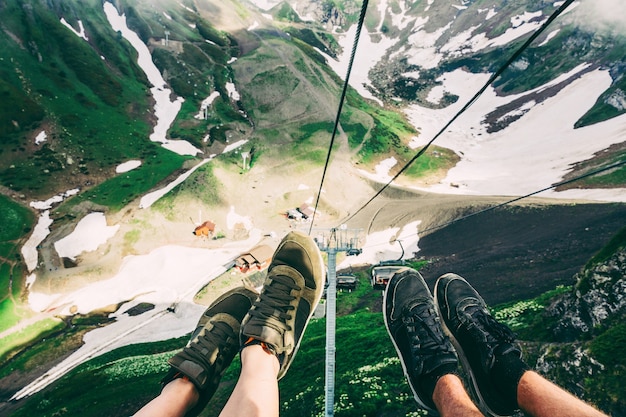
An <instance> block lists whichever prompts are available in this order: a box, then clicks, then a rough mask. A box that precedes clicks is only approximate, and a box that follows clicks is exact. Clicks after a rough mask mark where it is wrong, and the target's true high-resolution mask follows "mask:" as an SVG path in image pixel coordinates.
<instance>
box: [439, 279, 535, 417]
mask: <svg viewBox="0 0 626 417" xmlns="http://www.w3.org/2000/svg"><path fill="white" fill-rule="evenodd" d="M435 300H436V303H437V307H438V308H439V312H440V314H441V317H442V320H443V323H444V330H445V331H446V332H447V333H449V334H450V337H451V339H452V343H453V344H454V346H455V347H456V350H457V353H458V355H459V359H461V364H462V365H463V368H464V369H465V371H466V372H467V374H468V376H469V379H470V382H471V384H470V390H471V391H472V394H473V395H474V397H475V400H476V401H477V403H478V404H477V405H478V407H479V408H480V409H481V411H483V412H484V413H485V414H487V415H491V416H510V415H513V414H514V413H515V412H516V411H517V410H518V408H519V407H518V405H517V399H516V398H512V397H515V396H516V394H515V393H516V387H513V388H514V390H513V393H514V394H513V395H511V396H509V398H506V397H507V396H505V395H503V390H502V388H503V387H502V386H501V385H502V384H501V382H500V381H498V380H496V378H494V375H493V368H494V364H495V363H496V361H497V360H498V359H499V358H502V357H503V355H508V357H514V358H515V359H516V360H519V361H518V362H519V363H520V364H523V362H522V361H521V357H522V352H521V350H520V347H519V345H518V344H517V343H516V342H515V334H514V333H513V332H512V331H511V330H510V329H509V328H508V327H507V326H505V325H503V324H501V323H498V322H497V321H496V320H495V319H494V318H493V316H492V315H491V314H490V313H489V310H488V309H487V305H486V304H485V301H484V300H483V298H482V297H481V296H480V295H479V294H478V292H477V291H476V290H475V289H474V288H473V287H472V286H471V285H470V284H469V283H468V282H467V281H466V280H465V279H463V278H462V277H460V276H458V275H456V274H445V275H443V276H441V277H439V279H438V280H437V283H436V284H435ZM523 366H524V367H525V366H526V365H525V364H523ZM524 369H527V368H524ZM520 376H521V375H520Z"/></svg>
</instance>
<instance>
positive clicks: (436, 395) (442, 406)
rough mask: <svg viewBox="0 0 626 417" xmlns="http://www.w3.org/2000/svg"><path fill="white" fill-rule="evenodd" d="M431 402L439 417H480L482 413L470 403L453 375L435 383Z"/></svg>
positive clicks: (458, 380) (457, 378) (460, 382)
mask: <svg viewBox="0 0 626 417" xmlns="http://www.w3.org/2000/svg"><path fill="white" fill-rule="evenodd" d="M433 402H434V403H435V406H437V410H438V411H439V414H440V415H441V417H448V416H463V417H482V416H483V415H482V413H481V412H480V411H479V410H478V408H477V407H476V405H475V404H474V403H473V402H472V400H471V398H470V397H469V395H467V391H465V387H464V386H463V382H462V381H461V379H460V378H459V377H458V376H457V375H454V374H448V375H444V376H442V377H441V378H439V380H438V381H437V385H435V391H434V392H433Z"/></svg>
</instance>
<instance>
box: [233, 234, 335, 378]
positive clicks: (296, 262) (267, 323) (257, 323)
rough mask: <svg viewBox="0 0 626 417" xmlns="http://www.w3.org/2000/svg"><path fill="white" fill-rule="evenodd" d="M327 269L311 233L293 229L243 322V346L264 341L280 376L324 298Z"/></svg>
mask: <svg viewBox="0 0 626 417" xmlns="http://www.w3.org/2000/svg"><path fill="white" fill-rule="evenodd" d="M324 278H325V268H324V261H323V260H322V255H321V253H320V251H319V249H318V247H317V245H316V244H315V242H314V241H313V239H311V238H310V237H309V236H307V235H306V234H304V233H301V232H290V233H289V234H288V235H287V236H285V237H284V238H283V240H282V241H281V242H280V244H279V245H278V248H276V252H275V253H274V257H273V258H272V262H271V263H270V266H269V268H268V272H267V277H266V278H265V283H264V284H263V290H262V291H261V295H260V296H259V298H258V300H257V301H256V302H255V303H254V305H253V306H252V308H251V309H250V311H249V312H248V315H247V316H246V317H245V318H244V319H243V322H242V325H241V345H242V346H246V345H248V344H250V343H263V344H265V345H266V346H267V347H268V348H269V349H270V350H271V351H272V352H273V353H275V354H276V356H277V357H278V361H279V362H280V370H279V372H278V379H281V378H282V377H283V376H284V375H285V373H286V372H287V369H288V368H289V365H290V364H291V361H292V360H293V357H294V355H295V354H296V352H297V351H298V347H299V346H300V341H301V340H302V335H303V333H304V330H305V329H306V326H307V324H308V322H309V320H310V318H311V316H312V315H313V312H314V311H315V307H316V306H317V304H318V303H319V301H320V298H321V297H322V290H323V289H324Z"/></svg>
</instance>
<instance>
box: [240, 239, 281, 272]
mask: <svg viewBox="0 0 626 417" xmlns="http://www.w3.org/2000/svg"><path fill="white" fill-rule="evenodd" d="M272 255H274V249H272V247H271V246H268V245H257V246H255V247H253V248H252V249H250V252H247V253H243V254H241V255H240V256H239V257H238V258H237V259H236V260H235V266H236V267H237V269H239V271H241V272H243V273H246V272H248V271H250V270H251V269H257V270H259V271H260V270H262V269H263V268H265V267H267V266H269V264H270V261H271V260H272Z"/></svg>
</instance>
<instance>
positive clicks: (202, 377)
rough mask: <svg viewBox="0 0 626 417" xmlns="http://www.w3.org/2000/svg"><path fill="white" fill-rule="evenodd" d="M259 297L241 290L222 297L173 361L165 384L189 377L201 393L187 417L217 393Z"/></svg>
mask: <svg viewBox="0 0 626 417" xmlns="http://www.w3.org/2000/svg"><path fill="white" fill-rule="evenodd" d="M258 295H259V294H258V293H257V292H255V291H253V290H251V289H249V288H245V287H240V288H235V289H233V290H230V291H228V292H226V293H225V294H223V295H222V296H220V297H219V298H218V299H217V300H215V301H214V302H213V303H212V304H211V305H210V306H209V307H208V308H207V310H206V311H205V312H204V314H202V317H200V321H199V322H198V325H197V326H196V329H195V330H194V332H193V333H192V334H191V339H190V340H189V342H188V343H187V346H185V347H184V348H183V350H181V351H180V352H178V353H177V354H176V355H174V356H173V357H172V358H170V359H169V361H168V362H169V364H170V366H171V368H170V371H169V373H168V374H167V376H166V377H165V378H164V379H163V381H162V382H163V384H164V385H165V384H167V383H169V382H170V381H172V380H173V379H175V378H178V377H186V378H187V379H188V380H189V381H191V382H192V383H193V384H194V385H195V386H196V388H197V390H198V392H199V394H200V398H199V399H198V403H197V404H196V406H195V407H194V408H193V409H192V410H190V411H189V412H188V413H187V414H186V416H195V415H198V413H199V412H200V411H202V409H203V408H204V407H205V406H206V404H207V402H208V401H209V399H210V398H211V397H212V396H213V394H214V393H215V391H216V390H217V386H218V385H219V382H220V379H221V378H222V375H223V374H224V371H225V370H226V368H228V366H229V365H230V363H231V362H232V360H233V358H234V357H235V355H236V354H237V352H238V351H239V346H240V345H239V332H240V329H241V320H242V319H243V318H244V316H245V315H246V313H247V312H248V310H249V309H250V307H252V303H253V302H254V301H255V300H256V298H257V297H258Z"/></svg>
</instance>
